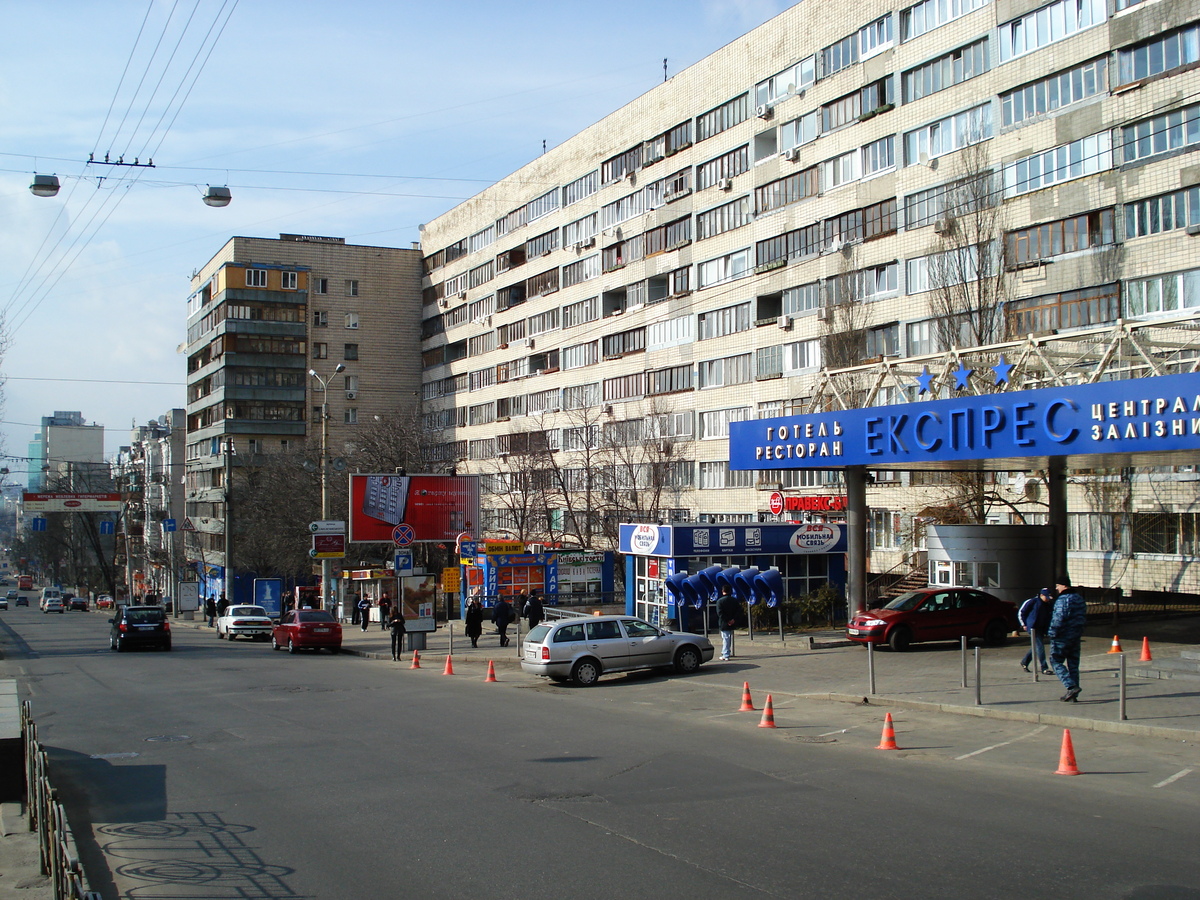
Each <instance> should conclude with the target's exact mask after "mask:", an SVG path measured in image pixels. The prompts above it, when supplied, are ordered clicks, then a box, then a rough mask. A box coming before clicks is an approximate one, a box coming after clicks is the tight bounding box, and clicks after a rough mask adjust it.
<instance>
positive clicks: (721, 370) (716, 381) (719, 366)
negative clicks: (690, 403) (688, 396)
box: [698, 353, 753, 390]
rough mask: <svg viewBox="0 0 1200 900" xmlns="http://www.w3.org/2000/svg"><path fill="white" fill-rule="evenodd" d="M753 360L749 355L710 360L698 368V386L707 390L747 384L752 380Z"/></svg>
mask: <svg viewBox="0 0 1200 900" xmlns="http://www.w3.org/2000/svg"><path fill="white" fill-rule="evenodd" d="M752 368H753V366H752V359H751V356H750V354H749V353H743V354H741V355H739V356H729V357H725V358H724V359H710V360H706V361H704V362H701V363H700V365H699V366H698V376H699V380H698V386H699V387H700V389H701V390H703V389H705V388H713V387H724V386H727V385H731V384H746V383H747V382H749V381H750V380H751V378H752V375H751V370H752Z"/></svg>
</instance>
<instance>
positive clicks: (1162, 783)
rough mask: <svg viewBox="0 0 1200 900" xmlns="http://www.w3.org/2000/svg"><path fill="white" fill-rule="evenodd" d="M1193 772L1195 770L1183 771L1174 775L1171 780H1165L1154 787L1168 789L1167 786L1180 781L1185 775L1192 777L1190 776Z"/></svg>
mask: <svg viewBox="0 0 1200 900" xmlns="http://www.w3.org/2000/svg"><path fill="white" fill-rule="evenodd" d="M1193 771H1195V770H1193V769H1183V770H1181V771H1179V772H1176V773H1175V774H1174V775H1172V776H1171V777H1170V778H1164V779H1163V780H1162V781H1160V782H1159V783H1158V784H1156V785H1154V786H1155V787H1156V788H1160V787H1166V786H1167V785H1168V784H1170V783H1171V782H1173V781H1178V780H1179V779H1180V778H1182V777H1183V776H1184V775H1190V774H1191V773H1192V772H1193Z"/></svg>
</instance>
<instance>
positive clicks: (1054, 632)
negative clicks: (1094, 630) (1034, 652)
mask: <svg viewBox="0 0 1200 900" xmlns="http://www.w3.org/2000/svg"><path fill="white" fill-rule="evenodd" d="M1055 587H1056V588H1057V589H1058V599H1056V600H1055V601H1054V612H1053V614H1052V615H1051V617H1050V628H1049V629H1048V632H1047V633H1048V634H1049V635H1050V661H1051V662H1052V663H1053V664H1054V674H1055V675H1057V676H1058V680H1059V681H1061V682H1062V683H1063V687H1065V688H1066V689H1067V692H1066V693H1065V694H1063V695H1062V696H1061V697H1060V698H1059V699H1060V700H1065V701H1067V702H1073V701H1074V700H1075V698H1077V697H1078V696H1079V646H1080V643H1081V642H1082V641H1083V626H1084V623H1085V622H1086V621H1087V604H1086V603H1084V602H1083V597H1081V596H1080V595H1079V594H1078V593H1076V592H1075V591H1074V590H1072V589H1071V580H1070V579H1069V578H1067V576H1065V575H1064V576H1062V577H1061V578H1060V579H1059V580H1058V581H1057V582H1056V584H1055Z"/></svg>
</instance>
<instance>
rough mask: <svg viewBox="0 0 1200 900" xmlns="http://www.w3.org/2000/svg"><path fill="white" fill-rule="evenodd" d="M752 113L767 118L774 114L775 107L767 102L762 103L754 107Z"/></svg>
mask: <svg viewBox="0 0 1200 900" xmlns="http://www.w3.org/2000/svg"><path fill="white" fill-rule="evenodd" d="M754 114H755V115H756V116H758V117H759V118H760V119H769V118H771V116H773V115H774V114H775V108H774V107H773V106H771V104H769V103H763V104H761V105H759V106H757V107H755V109H754Z"/></svg>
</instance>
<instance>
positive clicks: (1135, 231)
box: [1125, 187, 1200, 240]
mask: <svg viewBox="0 0 1200 900" xmlns="http://www.w3.org/2000/svg"><path fill="white" fill-rule="evenodd" d="M1189 225H1200V187H1190V188H1184V189H1183V190H1182V191H1173V192H1172V193H1170V194H1160V195H1159V196H1157V197H1148V198H1147V199H1145V200H1134V201H1132V202H1129V203H1126V204H1125V239H1126V240H1129V239H1130V238H1135V237H1145V236H1146V235H1148V234H1159V233H1160V232H1164V231H1172V230H1174V229H1176V228H1186V227H1187V226H1189Z"/></svg>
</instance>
